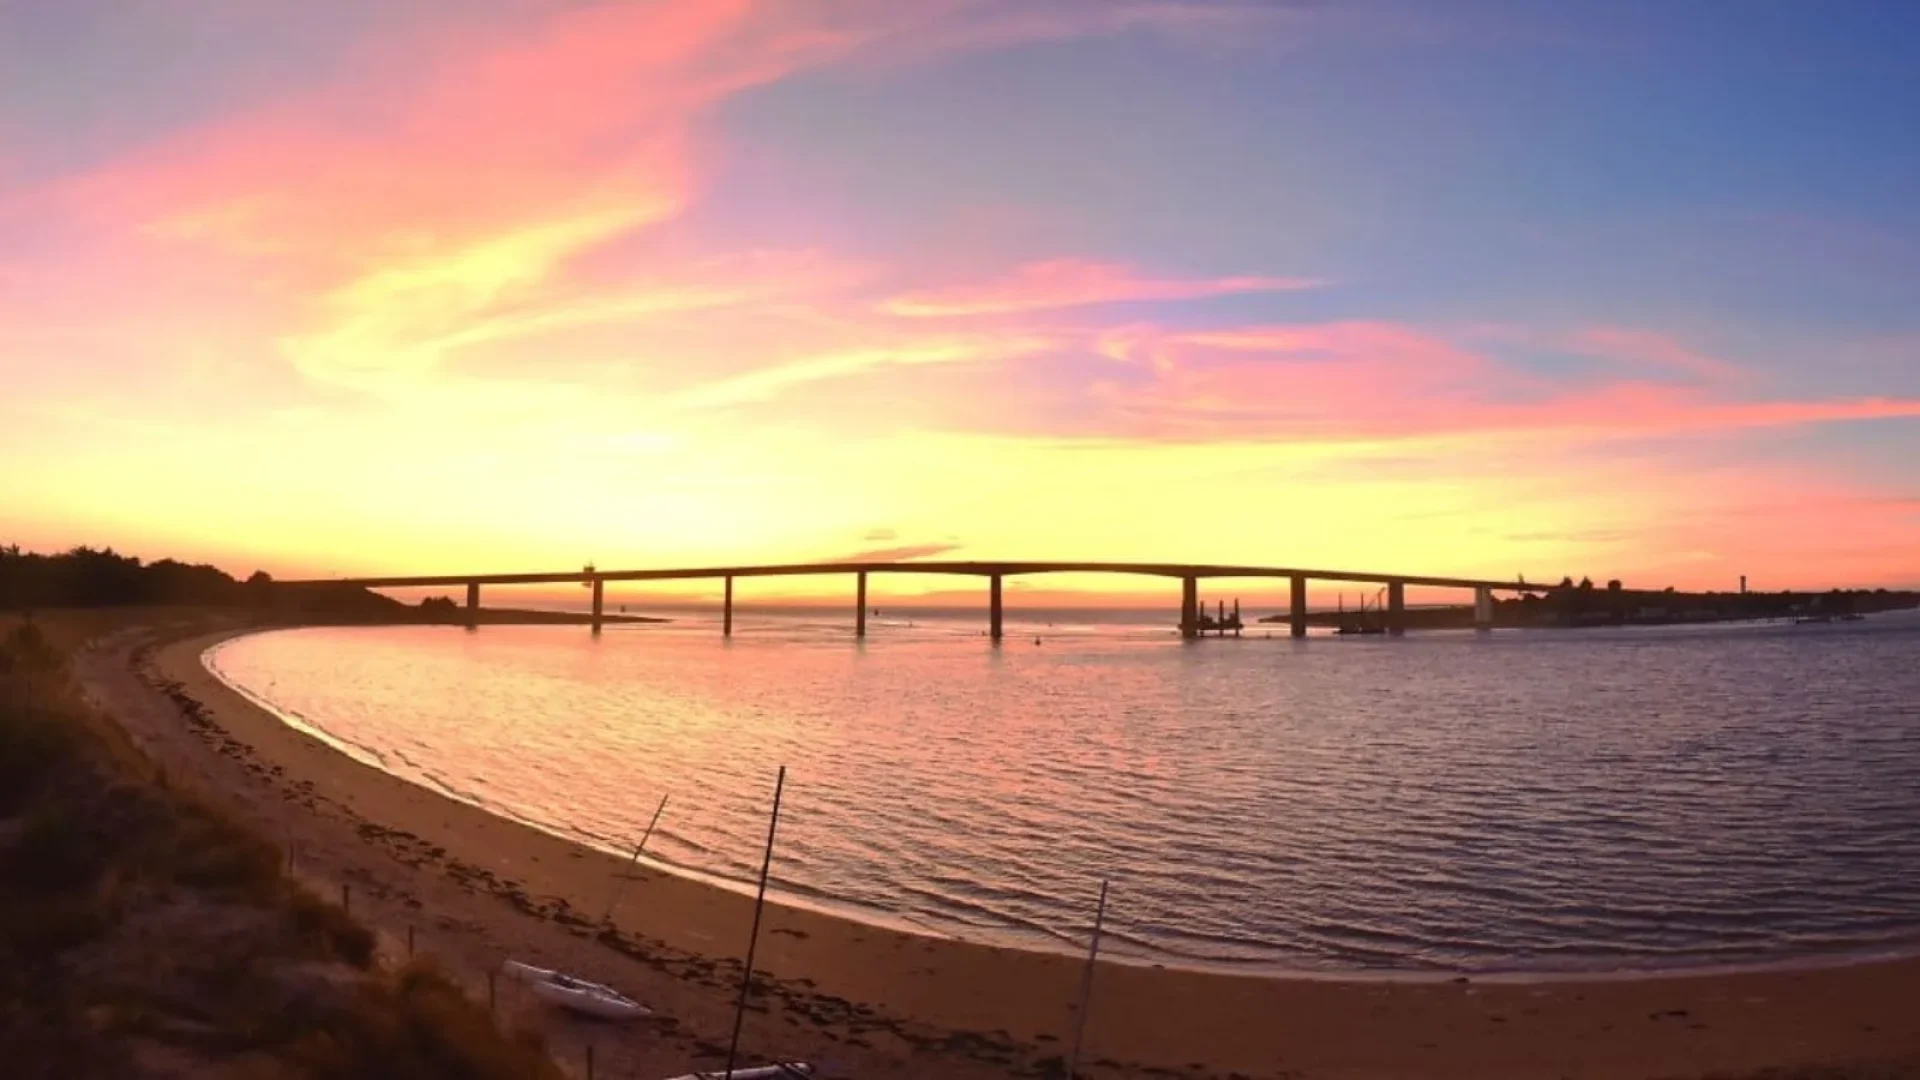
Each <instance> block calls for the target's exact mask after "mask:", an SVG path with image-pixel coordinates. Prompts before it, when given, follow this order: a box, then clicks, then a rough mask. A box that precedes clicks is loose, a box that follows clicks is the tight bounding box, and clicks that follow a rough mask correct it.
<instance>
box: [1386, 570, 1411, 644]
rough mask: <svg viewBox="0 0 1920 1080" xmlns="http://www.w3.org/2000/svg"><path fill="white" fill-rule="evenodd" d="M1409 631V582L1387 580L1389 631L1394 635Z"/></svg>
mask: <svg viewBox="0 0 1920 1080" xmlns="http://www.w3.org/2000/svg"><path fill="white" fill-rule="evenodd" d="M1406 632H1407V583H1406V582H1404V581H1389V582H1387V633H1389V634H1392V635H1393V636H1394V637H1399V636H1400V635H1402V634H1404V633H1406Z"/></svg>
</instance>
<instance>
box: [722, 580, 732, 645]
mask: <svg viewBox="0 0 1920 1080" xmlns="http://www.w3.org/2000/svg"><path fill="white" fill-rule="evenodd" d="M720 636H721V637H732V636H733V575H732V574H728V575H727V597H726V599H725V600H722V601H721V602H720Z"/></svg>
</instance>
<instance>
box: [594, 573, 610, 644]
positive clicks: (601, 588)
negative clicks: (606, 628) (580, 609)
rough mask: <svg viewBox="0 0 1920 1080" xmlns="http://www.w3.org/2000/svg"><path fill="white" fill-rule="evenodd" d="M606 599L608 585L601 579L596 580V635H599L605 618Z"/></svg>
mask: <svg viewBox="0 0 1920 1080" xmlns="http://www.w3.org/2000/svg"><path fill="white" fill-rule="evenodd" d="M606 599H607V583H606V582H604V581H601V580H600V579H599V578H594V579H593V632H594V633H595V634H598V633H599V632H600V622H601V619H602V618H603V615H602V612H603V611H604V609H605V608H606Z"/></svg>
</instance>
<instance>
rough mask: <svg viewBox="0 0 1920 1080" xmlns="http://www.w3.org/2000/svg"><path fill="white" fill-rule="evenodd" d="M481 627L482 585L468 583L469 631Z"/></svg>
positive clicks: (475, 582)
mask: <svg viewBox="0 0 1920 1080" xmlns="http://www.w3.org/2000/svg"><path fill="white" fill-rule="evenodd" d="M479 625H480V583H479V582H477V581H469V582H467V629H469V630H472V629H474V628H475V627H477V626H479Z"/></svg>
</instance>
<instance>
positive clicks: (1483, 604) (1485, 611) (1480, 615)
mask: <svg viewBox="0 0 1920 1080" xmlns="http://www.w3.org/2000/svg"><path fill="white" fill-rule="evenodd" d="M1473 628H1474V629H1475V630H1478V631H1480V632H1481V633H1483V634H1484V633H1486V632H1488V631H1490V630H1492V629H1493V590H1492V589H1489V588H1487V587H1486V586H1485V585H1482V586H1480V587H1479V588H1477V589H1475V590H1473Z"/></svg>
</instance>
